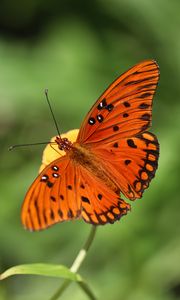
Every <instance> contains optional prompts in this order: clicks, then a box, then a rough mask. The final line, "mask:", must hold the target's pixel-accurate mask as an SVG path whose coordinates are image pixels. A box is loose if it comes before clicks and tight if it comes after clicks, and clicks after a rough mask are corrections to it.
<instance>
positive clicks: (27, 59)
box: [0, 0, 180, 300]
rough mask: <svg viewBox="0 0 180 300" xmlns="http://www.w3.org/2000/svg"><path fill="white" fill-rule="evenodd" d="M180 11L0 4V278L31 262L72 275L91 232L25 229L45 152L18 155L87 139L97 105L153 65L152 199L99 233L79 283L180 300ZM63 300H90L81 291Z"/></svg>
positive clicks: (5, 295)
mask: <svg viewBox="0 0 180 300" xmlns="http://www.w3.org/2000/svg"><path fill="white" fill-rule="evenodd" d="M179 12H180V1H179V0H172V1H168V0H149V1H148V0H136V1H135V0H111V1H110V0H109V1H108V0H96V1H95V0H94V1H93V0H92V1H87V2H86V1H83V0H76V1H74V0H66V1H65V0H64V1H58V0H51V1H50V0H45V1H42V0H31V1H22V0H15V1H10V0H8V1H7V0H4V1H3V0H1V4H0V138H1V140H0V143H1V156H0V159H1V163H0V168H1V172H0V184H1V188H0V271H1V272H2V271H4V270H5V269H6V268H8V267H11V266H13V265H17V264H22V263H35V262H45V263H61V264H66V265H67V266H70V265H71V263H72V261H73V259H74V258H75V256H76V254H77V252H78V250H79V248H80V247H81V245H82V244H83V242H84V240H85V239H86V237H87V235H88V233H89V230H90V226H89V225H88V224H86V223H84V222H83V221H76V222H67V223H63V224H58V225H56V226H53V227H52V228H50V229H48V230H45V231H42V232H37V233H30V232H27V231H25V230H24V229H23V228H22V226H21V223H20V207H21V204H22V201H23V197H24V194H25V192H26V190H27V188H28V187H29V185H30V183H31V182H32V181H33V179H34V178H35V176H36V175H37V171H38V168H39V165H40V161H41V155H42V150H43V147H41V146H39V147H28V148H26V149H22V148H21V149H16V150H15V151H13V152H8V151H7V149H8V146H9V145H12V144H18V143H31V142H40V141H47V140H49V139H50V137H51V136H53V135H55V134H56V131H55V128H54V124H53V121H52V117H51V115H50V112H49V109H48V107H47V103H46V100H45V97H44V94H43V93H44V88H48V89H49V95H50V98H51V101H52V106H53V108H54V111H55V115H56V118H57V121H58V123H59V126H60V129H61V132H66V131H67V130H70V129H73V128H78V127H79V126H80V123H81V121H82V119H83V117H84V116H85V114H86V112H87V111H88V110H89V108H90V107H91V105H92V104H93V103H94V101H95V100H96V99H97V98H98V96H99V95H100V94H101V93H102V92H103V90H104V89H105V88H106V87H107V86H108V85H109V84H110V83H111V82H112V81H113V80H114V79H115V78H116V77H117V76H118V75H120V74H121V73H122V72H124V71H125V70H127V69H128V68H130V67H131V66H133V65H134V64H136V63H138V62H140V61H142V60H144V59H149V58H154V59H156V60H157V62H158V63H159V66H160V71H161V78H160V84H159V87H158V91H157V93H156V96H155V101H154V108H153V128H152V132H154V133H155V134H156V135H157V136H158V138H159V141H160V145H161V154H160V160H159V169H158V171H157V174H156V178H155V179H154V180H153V182H152V184H151V185H150V188H149V189H148V190H147V191H146V192H145V194H144V196H143V199H141V200H137V201H136V202H135V203H133V204H132V206H133V207H132V212H131V213H129V214H128V216H127V217H125V218H123V219H122V221H120V222H117V223H116V224H114V225H107V226H104V227H99V229H98V232H97V236H96V239H95V241H94V244H93V246H92V248H91V250H90V252H89V254H88V257H87V259H86V261H85V262H84V264H83V266H82V268H81V271H80V273H81V274H82V275H83V276H84V277H85V278H87V279H88V280H89V283H90V285H91V287H92V288H93V289H94V292H95V293H96V294H97V296H98V297H99V299H100V300H101V299H110V300H119V299H128V300H136V299H138V300H141V299H145V300H151V299H153V300H162V299H163V300H167V299H168V300H176V299H180V205H179V200H180V196H179V182H180V175H179V170H180V159H179V155H180V134H179V131H180V101H179V96H180V83H179V82H180V36H179V35H180V18H179ZM59 284H60V280H57V279H52V278H42V277H33V276H17V277H12V278H10V279H7V280H5V281H4V282H1V283H0V300H1V299H3V300H9V299H11V300H32V299H33V300H41V299H43V300H44V299H45V300H46V299H47V300H48V298H49V297H50V296H51V295H52V294H53V292H54V291H55V290H56V288H58V286H59ZM62 299H64V300H66V299H74V300H81V299H82V300H83V299H86V296H85V294H84V293H83V292H82V291H81V290H79V288H78V286H76V285H75V284H72V285H71V287H70V288H69V289H68V290H67V291H66V292H65V294H64V295H63V297H62Z"/></svg>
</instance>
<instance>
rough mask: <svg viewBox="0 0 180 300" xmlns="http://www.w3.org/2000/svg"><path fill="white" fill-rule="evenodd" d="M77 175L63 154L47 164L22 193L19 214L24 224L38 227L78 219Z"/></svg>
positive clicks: (28, 227)
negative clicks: (24, 194)
mask: <svg viewBox="0 0 180 300" xmlns="http://www.w3.org/2000/svg"><path fill="white" fill-rule="evenodd" d="M77 178H78V174H77V173H76V168H75V167H74V165H73V163H72V162H71V161H70V160H69V159H68V158H67V157H66V156H64V157H62V158H59V159H57V160H55V161H53V162H52V163H51V164H50V165H48V166H47V167H46V168H45V169H44V170H43V171H42V172H41V173H40V175H39V176H38V177H37V178H36V180H35V181H34V182H33V184H32V185H31V187H30V189H29V190H28V192H27V194H26V197H25V200H24V203H23V207H22V213H21V219H22V223H23V225H24V227H25V228H27V229H29V230H40V229H44V228H47V227H49V226H51V225H53V224H55V223H57V222H62V221H66V220H71V219H76V218H78V217H79V215H80V203H79V202H78V199H77V197H76V190H77V186H76V180H78V179H77Z"/></svg>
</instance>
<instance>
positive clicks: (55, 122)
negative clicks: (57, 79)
mask: <svg viewBox="0 0 180 300" xmlns="http://www.w3.org/2000/svg"><path fill="white" fill-rule="evenodd" d="M44 92H45V96H46V100H47V103H48V106H49V109H50V111H51V115H52V117H53V120H54V124H55V127H56V130H57V133H58V135H59V137H61V135H60V131H59V128H58V124H57V121H56V118H55V116H54V112H53V110H52V107H51V104H50V101H49V96H48V89H45V91H44Z"/></svg>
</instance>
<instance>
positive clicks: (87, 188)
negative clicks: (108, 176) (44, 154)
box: [77, 166, 130, 225]
mask: <svg viewBox="0 0 180 300" xmlns="http://www.w3.org/2000/svg"><path fill="white" fill-rule="evenodd" d="M78 168H79V175H80V180H81V181H80V189H78V190H77V196H78V197H79V198H80V200H81V211H82V212H81V215H82V218H83V219H84V220H85V221H86V222H87V223H91V224H94V225H103V224H106V223H114V222H115V221H117V220H119V219H120V218H121V217H122V216H123V215H126V214H127V212H128V210H130V205H129V204H128V203H126V202H125V201H124V200H123V199H121V198H120V194H119V192H117V193H115V192H114V191H112V190H111V189H110V188H108V187H107V186H106V185H105V183H104V182H103V181H100V180H99V179H98V178H96V177H95V176H94V175H93V174H92V173H90V172H89V171H87V170H86V169H84V168H83V167H82V166H79V167H78Z"/></svg>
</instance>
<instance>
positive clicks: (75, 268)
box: [50, 225, 96, 300]
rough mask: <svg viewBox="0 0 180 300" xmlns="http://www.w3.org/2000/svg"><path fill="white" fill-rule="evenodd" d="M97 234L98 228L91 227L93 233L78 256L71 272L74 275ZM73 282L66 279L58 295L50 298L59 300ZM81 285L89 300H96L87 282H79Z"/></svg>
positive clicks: (57, 292)
mask: <svg viewBox="0 0 180 300" xmlns="http://www.w3.org/2000/svg"><path fill="white" fill-rule="evenodd" d="M95 233H96V226H94V225H92V227H91V231H90V233H89V235H88V238H87V240H86V242H85V244H84V246H83V247H82V248H81V249H80V251H79V253H78V255H77V256H76V258H75V260H74V262H73V264H72V266H71V268H70V270H71V271H72V272H73V273H76V272H77V271H78V270H79V268H80V266H81V264H82V262H83V260H84V259H85V257H86V255H87V252H88V250H89V248H90V246H91V244H92V242H93V240H94V237H95ZM71 282H72V281H70V280H68V279H66V280H64V282H63V283H62V285H61V286H60V288H59V289H58V290H57V291H56V293H55V294H54V295H53V296H52V297H51V298H50V300H57V299H58V298H59V297H60V296H61V295H62V293H63V292H64V291H65V290H66V289H67V287H68V286H69V285H70V284H71ZM78 283H79V285H80V286H81V288H82V289H83V290H84V292H85V293H86V294H87V295H88V296H89V298H90V299H91V300H95V299H96V298H95V296H94V295H93V293H92V291H91V289H90V287H89V286H88V284H87V283H85V282H78Z"/></svg>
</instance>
